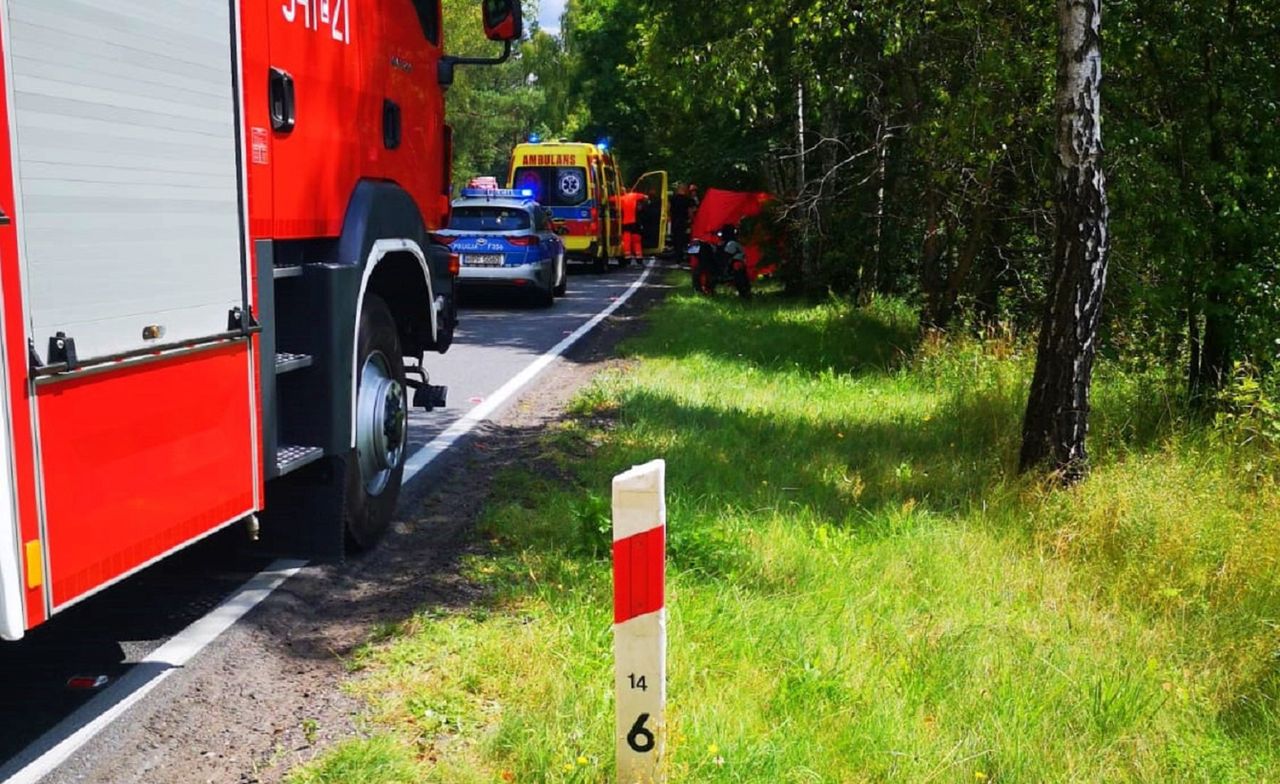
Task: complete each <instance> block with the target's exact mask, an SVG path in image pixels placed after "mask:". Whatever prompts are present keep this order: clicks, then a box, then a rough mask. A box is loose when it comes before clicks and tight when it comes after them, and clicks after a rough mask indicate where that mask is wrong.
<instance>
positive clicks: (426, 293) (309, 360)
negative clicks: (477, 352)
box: [0, 0, 522, 640]
mask: <svg viewBox="0 0 1280 784" xmlns="http://www.w3.org/2000/svg"><path fill="white" fill-rule="evenodd" d="M483 13H484V21H485V26H486V32H487V34H488V36H489V38H490V39H492V40H495V41H503V42H505V43H506V55H504V57H505V56H509V55H510V52H511V47H512V41H513V40H516V39H518V38H519V37H520V35H521V31H522V24H521V22H522V20H521V14H520V5H519V0H483ZM0 47H2V51H0V68H2V69H3V74H2V78H3V85H4V88H5V91H4V93H2V94H0V149H3V150H4V151H6V154H4V155H0V210H2V211H3V216H0V305H2V308H3V310H2V312H0V328H2V330H3V339H2V340H0V349H2V354H0V367H2V370H3V378H2V380H0V412H3V417H2V418H0V428H2V429H0V447H2V450H3V452H2V454H3V461H4V465H3V470H0V637H3V638H4V639H10V640H12V639H17V638H20V637H21V636H22V635H23V634H24V632H25V631H26V630H28V629H30V628H32V627H34V626H36V625H38V624H40V623H42V622H43V621H45V620H46V619H48V618H49V617H50V616H51V615H53V614H54V613H57V612H58V611H60V610H62V609H65V608H67V607H69V606H71V605H73V604H75V603H77V602H79V601H82V600H83V599H85V598H86V597H88V596H90V595H92V594H94V593H95V592H97V591H100V590H102V589H103V588H104V587H106V586H108V585H110V584H112V583H114V582H117V581H119V580H121V579H123V578H125V577H126V576H128V575H130V574H132V573H134V572H136V571H138V570H140V569H142V568H144V567H146V566H147V565H149V564H151V563H153V562H155V561H156V560H158V559H161V558H163V557H165V556H166V555H167V554H170V553H172V552H174V551H176V550H178V549H181V548H183V547H185V546H187V545H189V544H191V543H193V542H195V541H196V540H199V539H201V538H203V537H205V536H207V535H209V534H211V533H213V532H214V531H217V530H219V529H221V528H224V527H227V526H229V525H232V524H235V523H237V522H241V521H246V522H248V523H249V524H250V527H251V529H253V530H258V529H259V527H260V530H261V535H262V537H263V541H264V544H265V545H266V546H267V547H270V548H272V549H273V550H275V551H280V552H305V553H306V554H308V555H310V556H313V557H341V555H342V554H343V552H344V548H345V547H346V546H347V545H348V544H351V545H354V546H356V547H368V546H370V545H372V544H373V543H374V542H375V541H376V540H377V539H378V537H379V535H380V534H381V533H382V532H383V531H384V530H385V528H386V526H387V523H388V520H389V518H390V516H391V514H392V512H393V510H394V507H395V503H396V499H397V497H398V495H399V489H400V482H401V478H402V475H403V471H404V468H403V466H404V460H405V452H406V449H407V425H406V422H407V415H408V411H409V405H410V401H409V395H408V393H407V391H406V390H407V389H415V390H416V394H415V395H414V396H413V404H414V405H415V406H419V407H426V408H431V407H433V406H437V405H440V404H441V403H442V402H443V400H442V398H443V392H444V390H443V388H442V387H435V386H431V385H430V383H429V381H428V378H427V373H426V369H425V367H424V364H423V357H424V355H426V354H427V353H428V352H444V351H446V350H447V349H448V348H449V345H450V343H451V342H452V339H453V331H454V327H455V325H456V309H455V307H454V301H453V290H454V289H453V286H454V277H455V275H456V272H457V269H456V259H451V258H450V256H449V254H448V251H447V249H445V248H444V247H442V246H438V245H433V244H432V243H431V240H430V236H431V232H432V231H433V230H436V229H439V228H442V227H443V226H444V225H445V224H446V223H447V220H448V212H449V191H450V186H449V183H450V180H451V171H450V169H451V154H452V151H451V141H452V140H451V134H450V130H449V128H448V127H447V126H446V125H445V118H444V91H445V87H447V86H448V84H449V83H450V82H451V81H452V76H453V69H454V67H455V66H456V65H458V64H460V63H465V64H476V63H487V62H500V61H501V60H502V59H503V58H497V59H495V60H475V59H469V60H468V59H461V58H454V57H448V56H445V55H444V54H443V50H442V31H441V13H440V2H439V0H199V1H196V0H184V1H183V2H175V0H129V2H119V3H101V2H84V1H83V0H0Z"/></svg>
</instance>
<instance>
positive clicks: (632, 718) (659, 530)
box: [613, 460, 667, 784]
mask: <svg viewBox="0 0 1280 784" xmlns="http://www.w3.org/2000/svg"><path fill="white" fill-rule="evenodd" d="M666 546H667V502H666V463H664V462H663V461H661V460H655V461H654V462H652V463H649V464H648V465H643V466H638V467H636V468H633V469H631V470H630V471H628V472H627V473H625V474H621V475H619V476H616V477H614V479H613V618H614V626H613V648H614V657H615V660H616V665H615V666H616V669H615V673H614V688H615V689H616V693H617V695H618V701H617V708H618V713H617V726H616V732H617V754H618V765H617V771H618V784H659V782H661V781H662V772H661V771H662V766H661V762H662V753H663V748H664V745H665V740H666V703H667V610H666V599H665V596H666Z"/></svg>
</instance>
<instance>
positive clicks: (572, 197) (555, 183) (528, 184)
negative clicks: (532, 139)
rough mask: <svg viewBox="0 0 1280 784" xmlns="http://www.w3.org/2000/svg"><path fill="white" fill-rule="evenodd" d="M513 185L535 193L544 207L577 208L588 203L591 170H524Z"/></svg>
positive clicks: (534, 168) (516, 177)
mask: <svg viewBox="0 0 1280 784" xmlns="http://www.w3.org/2000/svg"><path fill="white" fill-rule="evenodd" d="M512 182H513V186H512V187H515V188H518V189H520V190H531V191H533V198H534V199H535V200H536V201H538V202H540V203H541V204H542V206H544V207H577V206H578V205H579V204H581V203H583V202H584V201H586V200H587V170H586V169H584V168H582V167H580V166H522V167H520V168H519V169H516V176H515V179H514V180H513V181H512Z"/></svg>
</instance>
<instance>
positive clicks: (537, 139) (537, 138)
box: [529, 133, 542, 144]
mask: <svg viewBox="0 0 1280 784" xmlns="http://www.w3.org/2000/svg"><path fill="white" fill-rule="evenodd" d="M529 144H542V134H540V133H531V134H529Z"/></svg>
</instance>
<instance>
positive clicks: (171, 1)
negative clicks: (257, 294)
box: [5, 0, 244, 360]
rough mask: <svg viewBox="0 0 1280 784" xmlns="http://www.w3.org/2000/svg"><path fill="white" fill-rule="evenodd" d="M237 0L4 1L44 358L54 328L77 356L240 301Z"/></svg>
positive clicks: (125, 347) (210, 331)
mask: <svg viewBox="0 0 1280 784" xmlns="http://www.w3.org/2000/svg"><path fill="white" fill-rule="evenodd" d="M231 6H232V3H231V2H229V1H228V0H7V7H8V19H7V20H5V23H6V24H8V25H9V41H10V53H9V58H10V63H11V79H12V85H11V95H12V96H13V102H14V107H13V108H14V115H15V117H14V120H13V124H14V128H15V131H16V138H15V140H14V148H15V149H14V152H15V156H16V159H15V179H16V185H17V188H18V215H17V218H18V227H19V231H20V237H21V241H22V244H23V262H24V265H25V271H26V285H27V289H28V303H29V304H28V316H29V319H30V323H31V336H32V338H33V339H34V340H35V346H36V349H37V351H39V352H40V354H41V356H45V351H46V350H47V347H48V344H49V338H50V337H51V336H53V335H54V334H55V333H57V332H65V333H66V334H67V335H68V336H69V337H72V338H74V339H75V343H76V352H77V354H78V357H79V358H80V359H81V360H85V359H91V358H95V357H103V356H107V355H111V354H116V353H123V352H127V351H133V350H137V349H141V348H145V347H146V346H147V345H148V344H155V343H173V342H177V341H182V340H188V339H195V338H203V337H209V336H212V335H216V334H219V333H222V332H225V331H227V327H228V313H229V312H230V311H231V310H232V309H233V308H236V307H239V306H241V305H242V304H243V288H242V286H243V280H242V276H243V274H244V271H243V268H242V267H243V256H242V251H243V247H244V245H243V239H242V224H241V215H240V210H241V204H240V192H241V191H240V183H239V179H238V174H237V150H236V147H237V144H238V136H237V128H236V116H237V114H236V110H235V107H236V104H237V100H238V97H237V96H236V95H235V78H234V72H233V63H232V61H233V53H234V46H233V41H232V32H231V31H232V29H233V26H232V23H231V17H230V14H231ZM148 327H160V328H161V330H160V333H161V334H160V337H158V338H157V339H152V340H147V339H144V337H143V330H144V328H148ZM46 359H47V357H46Z"/></svg>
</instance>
